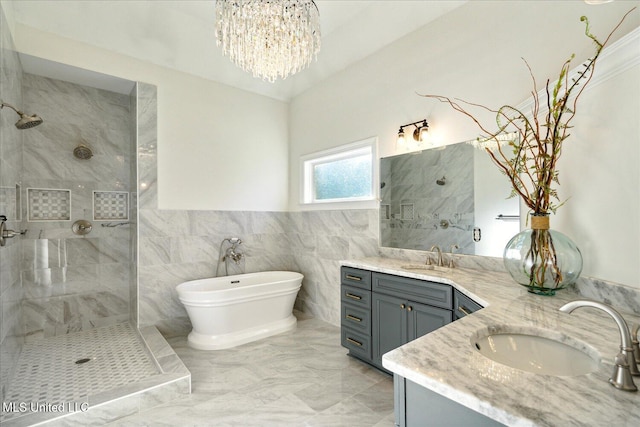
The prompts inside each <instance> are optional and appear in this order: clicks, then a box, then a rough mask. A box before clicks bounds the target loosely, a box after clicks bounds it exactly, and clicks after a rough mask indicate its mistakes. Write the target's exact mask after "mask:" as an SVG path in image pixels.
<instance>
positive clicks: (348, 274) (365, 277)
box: [340, 267, 371, 291]
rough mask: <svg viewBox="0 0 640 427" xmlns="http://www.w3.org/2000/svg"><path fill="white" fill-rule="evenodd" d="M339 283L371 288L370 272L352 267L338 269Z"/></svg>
mask: <svg viewBox="0 0 640 427" xmlns="http://www.w3.org/2000/svg"><path fill="white" fill-rule="evenodd" d="M340 283H342V284H343V285H351V286H355V287H357V288H362V289H367V290H369V291H370V290H371V272H370V271H366V270H360V269H358V268H352V267H342V268H341V269H340Z"/></svg>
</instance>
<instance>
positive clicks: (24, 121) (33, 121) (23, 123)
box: [0, 102, 42, 130]
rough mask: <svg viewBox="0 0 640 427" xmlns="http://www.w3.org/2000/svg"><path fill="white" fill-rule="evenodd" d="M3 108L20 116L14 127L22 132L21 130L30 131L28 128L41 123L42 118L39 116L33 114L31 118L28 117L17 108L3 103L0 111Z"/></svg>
mask: <svg viewBox="0 0 640 427" xmlns="http://www.w3.org/2000/svg"><path fill="white" fill-rule="evenodd" d="M4 107H9V108H11V109H12V110H13V111H15V112H16V113H17V114H18V115H19V116H20V120H18V121H17V122H16V127H17V128H18V129H20V130H22V129H30V128H32V127H35V126H38V125H39V124H40V123H42V118H40V116H38V115H37V114H33V115H31V116H28V115H26V114H25V113H23V112H22V111H20V110H18V109H17V108H15V107H14V106H12V105H10V104H7V103H5V102H3V103H2V105H1V106H0V109H2V108H4Z"/></svg>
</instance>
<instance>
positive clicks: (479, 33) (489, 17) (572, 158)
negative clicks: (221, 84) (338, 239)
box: [289, 1, 640, 287]
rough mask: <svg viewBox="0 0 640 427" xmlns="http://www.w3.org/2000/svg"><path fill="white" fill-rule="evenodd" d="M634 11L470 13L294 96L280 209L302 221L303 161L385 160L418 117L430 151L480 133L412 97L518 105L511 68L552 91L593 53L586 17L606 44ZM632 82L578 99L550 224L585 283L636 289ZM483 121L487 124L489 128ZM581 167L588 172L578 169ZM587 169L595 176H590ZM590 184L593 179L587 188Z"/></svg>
mask: <svg viewBox="0 0 640 427" xmlns="http://www.w3.org/2000/svg"><path fill="white" fill-rule="evenodd" d="M637 5H640V2H638V1H616V2H613V3H608V4H605V5H600V6H589V5H586V4H585V3H584V2H582V1H556V2H542V1H519V2H516V1H508V2H504V1H503V2H493V1H492V2H489V1H482V2H479V1H474V2H469V3H467V4H466V5H465V6H463V7H461V8H459V9H456V10H454V11H453V12H451V13H449V14H447V15H445V16H444V17H442V18H441V19H439V20H437V21H435V22H434V23H433V24H432V25H429V26H427V27H424V28H422V29H420V30H418V31H416V32H415V33H412V34H410V35H408V36H407V37H405V38H403V39H401V40H399V41H397V42H396V43H393V44H392V45H389V46H388V47H387V48H385V49H383V50H381V51H379V52H377V53H376V54H374V55H372V56H370V57H368V58H366V59H364V60H363V61H361V62H359V63H357V64H355V65H354V66H352V67H349V68H348V69H346V70H344V72H342V73H340V74H338V75H335V76H334V77H332V78H330V79H328V80H326V81H324V82H323V83H322V84H320V85H317V86H316V87H314V88H312V89H311V90H309V91H307V92H305V93H303V94H302V95H300V96H298V97H297V98H295V99H294V100H293V102H292V104H291V112H290V124H289V126H290V138H291V144H290V171H291V179H290V182H289V185H290V191H289V206H290V209H291V210H299V209H300V206H299V204H298V199H297V195H298V182H299V176H298V167H297V166H298V162H299V158H300V156H301V155H304V154H307V153H310V152H314V151H318V150H321V149H324V148H328V147H331V146H336V145H340V144H344V143H347V142H350V141H354V140H358V139H360V138H362V137H365V136H369V135H372V134H373V135H377V136H378V138H379V153H380V156H381V157H385V156H389V155H393V154H396V149H395V136H396V132H397V129H398V127H399V126H400V125H401V124H405V123H409V122H413V121H416V120H421V119H423V118H425V117H426V118H427V120H428V121H429V123H430V125H431V131H432V134H433V135H434V139H436V140H437V141H439V142H440V143H444V144H449V143H454V142H457V141H464V140H469V139H473V138H474V137H476V136H477V135H478V133H479V132H478V129H477V128H476V127H475V125H474V124H473V123H472V122H471V121H470V120H469V119H467V118H466V117H465V116H463V115H461V114H459V113H456V112H455V111H453V110H452V109H450V108H449V107H448V106H446V105H444V104H440V103H439V102H437V101H434V100H430V99H425V98H423V97H420V96H418V95H417V94H416V93H434V94H442V95H448V96H451V97H461V98H464V99H466V100H469V101H473V102H477V103H481V104H485V105H489V106H493V107H499V106H501V105H504V104H511V105H518V104H520V103H521V102H522V101H524V100H526V99H527V98H528V97H529V95H530V91H531V87H532V86H531V81H530V76H529V74H528V71H527V69H526V67H525V65H524V63H523V62H522V60H521V59H520V58H521V57H524V58H526V59H527V61H528V63H529V64H530V66H531V68H532V69H533V72H534V75H535V77H536V79H537V80H538V82H539V84H543V83H544V81H545V80H546V78H550V79H551V80H555V79H556V78H557V72H558V71H559V68H560V66H561V64H562V63H563V62H564V61H565V60H566V59H567V58H568V57H569V56H570V55H571V54H572V53H575V54H576V60H575V61H574V65H575V66H577V65H578V64H579V62H580V61H582V60H584V59H586V58H587V57H588V56H589V55H590V54H591V53H592V52H593V49H592V45H591V41H590V40H589V39H588V38H586V37H585V36H584V25H583V24H582V23H581V22H580V21H579V17H580V16H581V15H587V16H589V18H590V21H591V23H592V28H591V29H592V32H594V33H595V34H597V35H598V36H600V37H605V36H606V35H607V34H608V32H609V31H610V30H611V29H612V28H613V27H614V26H615V24H617V22H618V21H619V19H620V18H621V17H622V15H623V14H624V13H625V12H626V11H628V10H629V9H631V8H632V7H633V6H637ZM639 25H640V11H639V10H635V11H634V12H633V13H632V15H631V16H630V17H629V18H627V20H626V21H625V23H624V24H623V25H622V26H621V28H620V29H619V31H618V32H617V33H616V35H615V36H614V37H613V38H612V40H611V42H613V41H615V40H617V39H619V38H620V37H622V36H623V35H625V34H627V33H628V32H630V31H631V30H632V29H634V28H636V27H638V26H639ZM634 73H635V74H634ZM638 76H639V74H638V72H637V68H636V69H634V70H630V71H628V72H627V74H626V78H618V77H616V78H615V79H613V80H612V81H610V82H609V83H608V84H602V85H600V86H599V87H597V88H596V89H594V90H593V91H591V92H589V93H585V96H584V99H582V100H581V101H582V102H581V103H580V104H579V106H578V116H577V117H576V120H575V122H574V124H575V126H576V129H575V130H574V131H573V136H572V137H571V139H570V140H568V142H567V149H566V151H565V153H564V157H563V161H562V164H560V174H561V175H560V179H561V183H562V186H561V189H562V190H561V191H562V195H563V196H564V195H571V199H570V200H569V202H568V204H567V205H565V206H564V207H562V208H561V212H560V215H558V217H557V218H554V219H553V226H554V227H555V228H557V229H559V230H560V231H564V232H565V233H566V234H568V235H569V236H570V237H572V238H573V239H574V240H575V241H576V242H577V243H578V245H579V246H580V247H581V248H583V251H584V255H585V269H584V274H585V275H589V276H594V277H599V278H602V279H606V280H612V281H617V282H620V283H624V284H627V285H631V286H636V287H640V283H639V282H638V277H640V274H639V273H640V271H639V270H638V265H639V264H640V256H639V252H638V246H639V245H638V243H639V242H640V232H639V231H638V218H639V217H640V207H639V206H638V204H639V202H638V200H639V199H638V197H639V196H638V190H637V189H638V188H639V187H638V181H639V178H638V169H639V167H640V159H639V158H638V157H639V156H638V145H639V138H640V132H639V131H638V117H639V114H640V107H639V106H638V99H639V98H640V93H639V90H638V84H639V83H638V82H639V77H638ZM484 118H485V119H487V120H488V121H489V123H490V120H491V119H492V117H491V116H484ZM632 123H633V124H632ZM578 140H579V141H578ZM574 142H575V145H573V144H574ZM614 142H615V143H616V144H617V145H616V146H615V147H612V144H613V143H614ZM587 160H588V161H589V163H588V164H592V163H594V165H592V166H591V167H589V168H588V169H587V168H585V166H584V165H585V162H587ZM596 165H598V166H597V167H596ZM595 169H598V172H592V171H593V170H595ZM613 169H615V172H613ZM587 171H588V172H587ZM612 172H613V173H612ZM591 173H593V174H594V176H595V177H593V178H586V177H585V176H586V175H587V174H591ZM608 173H612V175H607V174H608ZM605 176H606V178H605ZM634 184H635V186H633V185H634ZM630 186H631V187H630ZM634 218H635V219H634ZM612 222H616V224H615V225H614V224H612ZM605 236H606V237H605Z"/></svg>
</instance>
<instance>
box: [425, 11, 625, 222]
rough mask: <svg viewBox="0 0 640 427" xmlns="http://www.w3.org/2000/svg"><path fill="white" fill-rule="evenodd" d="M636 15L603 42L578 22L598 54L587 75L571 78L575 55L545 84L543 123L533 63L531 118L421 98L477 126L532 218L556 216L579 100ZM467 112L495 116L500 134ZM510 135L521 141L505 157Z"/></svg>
mask: <svg viewBox="0 0 640 427" xmlns="http://www.w3.org/2000/svg"><path fill="white" fill-rule="evenodd" d="M633 10H635V8H633V9H631V10H629V11H628V12H627V13H626V14H625V15H624V16H623V17H622V19H621V20H620V22H618V24H617V25H616V26H615V27H614V28H613V30H612V31H611V32H610V33H609V35H608V36H607V38H606V39H605V40H604V41H603V42H601V41H600V40H598V38H597V37H596V36H594V35H593V34H591V31H590V28H589V19H588V18H587V17H586V16H582V17H581V18H580V21H582V22H584V23H585V35H586V36H587V37H588V38H590V39H591V40H593V42H594V44H595V54H594V55H593V57H591V58H589V59H588V60H587V61H585V63H584V65H583V67H584V69H582V70H580V71H578V73H577V75H576V76H575V77H573V78H571V81H570V76H569V71H570V69H571V62H572V60H573V59H574V58H575V55H571V57H569V59H567V60H566V61H565V62H564V63H563V64H562V66H561V67H560V73H559V76H558V80H557V81H556V82H555V83H553V85H551V83H550V80H547V82H546V84H545V86H544V93H545V96H546V99H545V104H546V107H547V111H546V113H545V115H544V117H540V95H539V91H538V86H537V82H536V79H535V77H534V75H533V71H532V69H531V67H530V65H529V63H528V62H527V61H526V60H524V59H523V61H524V63H525V65H526V67H527V69H528V70H529V75H530V76H531V81H532V84H533V90H532V92H531V95H532V99H533V107H532V111H531V115H527V114H525V113H524V112H522V111H520V110H518V109H517V108H515V107H512V106H509V105H504V106H502V107H500V108H498V109H497V110H495V109H492V108H489V107H487V106H484V105H482V104H476V103H472V102H468V101H464V100H461V99H458V98H455V99H451V98H448V97H446V96H442V95H421V96H424V97H425V98H433V99H437V100H438V101H440V102H443V103H447V104H449V106H451V107H452V108H453V109H454V110H456V111H458V112H460V113H462V114H464V115H466V116H467V117H469V118H470V119H471V120H473V122H474V123H475V124H476V125H477V126H478V128H479V129H480V130H481V131H482V133H483V135H482V136H480V137H479V138H478V139H477V141H478V142H479V143H482V144H484V150H485V151H486V152H487V153H488V154H489V156H490V158H491V160H492V161H493V163H495V164H496V166H498V168H499V169H500V171H501V172H502V173H504V174H505V175H506V176H507V177H508V178H509V180H510V181H511V185H512V195H518V196H520V197H521V198H522V200H523V201H524V203H525V204H526V205H527V207H528V208H529V209H531V211H532V212H533V213H534V214H548V213H549V212H550V211H551V212H555V211H556V209H557V208H558V207H560V206H562V204H563V203H564V202H563V201H561V200H560V199H559V197H558V193H557V191H556V189H555V188H554V184H559V180H558V172H557V170H556V168H557V164H558V159H559V158H560V155H561V154H562V144H563V143H564V141H565V140H566V139H567V138H568V137H569V136H570V134H569V132H568V131H569V129H571V126H570V123H571V121H572V120H573V118H574V117H575V114H576V107H577V103H578V99H579V98H580V96H581V95H582V93H583V92H584V89H585V88H586V86H587V84H588V83H589V82H590V81H591V79H592V77H593V73H594V71H595V66H596V62H597V60H598V58H599V57H600V53H601V52H602V50H603V49H604V47H605V46H606V45H607V43H608V42H609V40H610V39H611V36H612V35H613V33H614V32H615V31H616V30H617V29H618V28H619V27H620V25H621V24H622V22H623V21H624V20H625V18H626V17H627V16H628V15H629V14H630V13H631V12H632V11H633ZM462 104H464V106H463V105H462ZM569 106H570V107H571V108H569ZM469 107H474V108H480V109H483V110H486V111H489V112H491V113H493V114H495V117H496V119H495V122H496V125H497V130H495V131H491V130H489V128H488V127H487V126H486V125H484V124H483V123H482V122H481V121H480V120H479V119H478V118H476V117H475V116H474V115H473V114H472V113H471V112H470V111H469V109H468V108H469ZM509 132H515V133H516V134H517V137H516V138H513V139H511V140H509V141H507V143H506V144H505V145H506V146H507V147H509V148H510V152H505V150H504V149H503V146H502V145H503V144H504V141H503V136H504V135H505V134H506V133H509ZM487 142H491V143H492V146H491V147H488V146H487V145H486V143H487Z"/></svg>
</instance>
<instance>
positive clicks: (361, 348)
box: [340, 328, 371, 362]
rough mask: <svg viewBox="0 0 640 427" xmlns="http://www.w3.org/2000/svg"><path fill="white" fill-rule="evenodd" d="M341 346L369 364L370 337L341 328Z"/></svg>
mask: <svg viewBox="0 0 640 427" xmlns="http://www.w3.org/2000/svg"><path fill="white" fill-rule="evenodd" d="M340 342H341V344H342V346H343V347H346V348H347V349H349V353H350V354H352V355H354V356H358V357H360V358H363V359H366V360H367V361H369V362H371V337H370V336H367V335H365V334H361V333H358V332H355V331H353V330H351V329H348V328H342V339H341V341H340Z"/></svg>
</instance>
